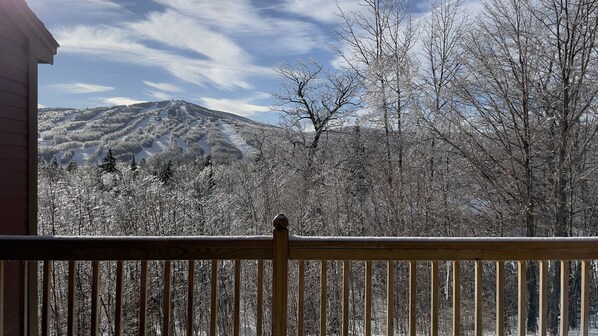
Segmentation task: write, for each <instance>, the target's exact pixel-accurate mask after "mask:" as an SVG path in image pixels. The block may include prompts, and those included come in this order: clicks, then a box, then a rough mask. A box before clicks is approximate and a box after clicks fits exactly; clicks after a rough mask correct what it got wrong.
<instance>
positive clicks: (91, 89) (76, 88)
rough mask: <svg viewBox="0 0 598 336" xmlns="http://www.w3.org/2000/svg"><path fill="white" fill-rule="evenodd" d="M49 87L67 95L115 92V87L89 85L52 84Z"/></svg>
mask: <svg viewBox="0 0 598 336" xmlns="http://www.w3.org/2000/svg"><path fill="white" fill-rule="evenodd" d="M48 87H51V88H54V89H58V90H61V91H63V92H66V93H97V92H108V91H113V90H114V87H112V86H105V85H97V84H88V83H66V84H52V85H48Z"/></svg>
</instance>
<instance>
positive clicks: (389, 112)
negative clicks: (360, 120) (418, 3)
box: [332, 0, 416, 234]
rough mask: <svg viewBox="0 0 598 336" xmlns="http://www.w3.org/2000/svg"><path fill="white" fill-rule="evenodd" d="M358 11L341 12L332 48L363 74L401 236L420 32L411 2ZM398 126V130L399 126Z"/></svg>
mask: <svg viewBox="0 0 598 336" xmlns="http://www.w3.org/2000/svg"><path fill="white" fill-rule="evenodd" d="M360 5H361V9H360V10H359V11H351V12H347V11H344V10H343V9H342V8H340V7H339V8H338V12H339V17H340V18H341V20H342V24H341V25H340V26H339V27H338V28H337V29H336V30H335V31H336V34H337V36H338V37H339V40H340V43H339V44H336V45H333V46H332V47H333V49H334V50H335V51H336V53H337V54H338V55H339V56H340V57H341V58H342V60H343V65H344V66H346V67H348V68H350V69H351V70H353V71H355V72H356V73H357V74H358V75H359V79H360V81H361V84H362V85H363V87H364V101H365V106H366V108H367V110H369V111H371V113H370V115H369V116H368V117H369V118H370V119H371V120H372V121H374V124H375V125H376V126H379V127H382V128H383V130H384V138H383V139H384V140H383V143H384V158H382V159H383V160H384V166H383V167H384V169H382V175H383V177H384V178H385V180H386V183H385V184H384V185H383V187H384V188H383V192H384V194H385V195H386V198H387V203H388V204H389V206H388V208H387V209H388V211H391V212H392V218H393V222H395V223H397V224H399V226H397V227H396V228H395V230H394V232H393V233H394V234H399V233H400V232H401V229H400V227H404V218H403V216H402V215H401V213H402V211H403V209H404V208H405V207H404V204H403V202H404V189H405V188H404V183H403V182H404V180H403V175H404V167H403V163H404V161H405V159H404V144H405V139H404V124H405V115H406V114H407V113H408V111H409V108H410V106H411V103H412V102H413V95H412V92H413V79H414V75H415V63H416V62H415V61H414V57H413V55H412V49H413V46H414V44H415V37H416V32H415V28H414V25H413V20H412V18H411V3H410V2H409V1H391V0H363V1H361V2H360ZM395 125H396V126H395Z"/></svg>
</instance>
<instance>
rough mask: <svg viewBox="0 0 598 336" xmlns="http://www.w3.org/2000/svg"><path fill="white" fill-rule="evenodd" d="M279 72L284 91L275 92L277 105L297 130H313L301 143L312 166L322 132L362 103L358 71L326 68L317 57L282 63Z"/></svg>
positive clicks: (340, 121) (340, 120)
mask: <svg viewBox="0 0 598 336" xmlns="http://www.w3.org/2000/svg"><path fill="white" fill-rule="evenodd" d="M277 72H278V74H279V75H280V77H281V78H282V79H283V83H282V85H281V91H280V92H278V93H275V94H274V97H275V98H276V99H277V104H276V106H275V109H277V110H279V111H281V112H282V113H283V114H284V116H285V117H286V118H287V119H288V121H289V122H290V126H291V128H292V129H294V130H295V131H299V132H302V133H304V131H305V130H308V131H313V136H312V137H311V139H310V140H307V139H304V141H303V143H301V145H302V146H303V147H305V148H306V149H307V150H308V162H307V165H308V167H311V166H312V164H313V160H314V157H315V155H316V151H317V149H318V144H319V143H320V138H321V136H322V134H324V132H326V131H328V130H329V129H330V128H333V127H338V126H341V125H343V123H344V121H345V120H346V118H348V117H350V116H351V114H352V113H353V112H354V111H355V110H356V109H357V108H358V106H359V99H358V96H357V93H358V91H359V82H358V81H357V74H356V73H355V72H351V71H339V72H326V71H325V70H324V69H323V66H321V65H319V64H318V63H316V62H315V61H308V62H303V61H297V62H296V63H295V64H293V65H290V64H282V65H280V66H279V67H278V69H277Z"/></svg>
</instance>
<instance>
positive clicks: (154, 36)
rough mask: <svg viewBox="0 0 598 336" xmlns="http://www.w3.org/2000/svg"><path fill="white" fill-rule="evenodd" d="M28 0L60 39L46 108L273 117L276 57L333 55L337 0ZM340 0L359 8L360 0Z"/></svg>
mask: <svg viewBox="0 0 598 336" xmlns="http://www.w3.org/2000/svg"><path fill="white" fill-rule="evenodd" d="M27 2H28V4H29V6H30V7H31V8H32V9H33V10H34V12H35V13H36V14H37V16H38V17H39V18H40V19H41V20H42V21H43V22H44V24H45V25H46V27H47V28H48V30H49V31H50V32H51V33H52V34H53V35H54V37H55V38H56V40H57V41H58V42H59V43H60V45H61V47H60V48H59V49H58V55H57V57H56V58H55V63H54V65H52V66H48V65H41V66H40V72H39V84H40V87H39V103H40V104H41V105H42V106H46V107H77V108H85V107H95V106H106V105H120V104H131V103H134V102H141V101H155V100H166V99H184V100H187V101H190V102H193V103H196V104H199V105H203V106H206V107H208V108H212V109H217V110H222V111H228V112H232V113H236V114H239V115H243V116H246V117H249V118H251V119H254V120H258V121H266V122H270V123H276V121H277V116H276V114H275V113H274V112H271V111H270V105H271V104H272V102H273V101H272V98H271V93H272V92H274V91H276V89H277V86H278V84H279V83H280V82H279V79H278V78H277V77H276V74H275V72H274V71H273V69H274V68H275V66H276V64H279V63H282V62H294V61H295V60H296V59H308V58H314V59H316V60H317V61H318V62H320V63H323V64H325V65H330V64H331V63H332V62H334V59H335V57H334V55H333V54H332V53H331V52H330V49H329V47H328V43H330V42H334V35H333V34H332V31H331V28H332V27H334V25H335V23H336V22H337V20H338V18H337V16H336V15H335V11H336V3H335V1H333V0H279V1H269V0H27ZM426 2H427V1H426ZM415 3H416V4H417V5H416V7H417V8H419V9H420V10H421V11H425V10H424V9H423V8H426V7H427V4H426V3H424V2H417V1H416V2H415ZM339 5H340V6H341V7H342V8H343V9H344V10H357V9H359V6H358V5H357V2H356V1H354V0H343V1H339ZM420 15H421V13H420Z"/></svg>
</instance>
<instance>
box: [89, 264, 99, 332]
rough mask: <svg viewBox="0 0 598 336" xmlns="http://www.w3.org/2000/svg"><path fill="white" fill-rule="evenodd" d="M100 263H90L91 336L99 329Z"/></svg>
mask: <svg viewBox="0 0 598 336" xmlns="http://www.w3.org/2000/svg"><path fill="white" fill-rule="evenodd" d="M99 318H100V262H99V261H97V260H94V261H93V262H92V284H91V335H92V336H97V335H98V332H99V327H100V321H99Z"/></svg>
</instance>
